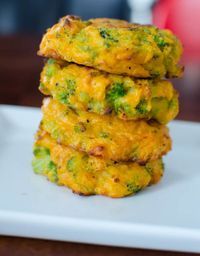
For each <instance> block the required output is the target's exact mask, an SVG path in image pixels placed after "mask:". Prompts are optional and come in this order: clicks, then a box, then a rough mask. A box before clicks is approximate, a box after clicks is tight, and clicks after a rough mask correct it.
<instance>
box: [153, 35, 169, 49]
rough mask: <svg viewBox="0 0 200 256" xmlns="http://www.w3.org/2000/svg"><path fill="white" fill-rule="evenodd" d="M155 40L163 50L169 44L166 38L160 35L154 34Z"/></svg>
mask: <svg viewBox="0 0 200 256" xmlns="http://www.w3.org/2000/svg"><path fill="white" fill-rule="evenodd" d="M154 41H155V42H156V44H157V45H158V47H159V48H160V49H161V50H163V48H164V47H165V46H167V45H168V43H167V42H165V40H164V39H163V38H162V37H161V36H159V35H155V36H154Z"/></svg>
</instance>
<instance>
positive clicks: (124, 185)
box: [32, 130, 164, 198]
mask: <svg viewBox="0 0 200 256" xmlns="http://www.w3.org/2000/svg"><path fill="white" fill-rule="evenodd" d="M32 164H33V169H34V171H35V173H38V174H42V175H45V176H47V177H48V179H49V180H50V181H52V182H55V183H57V184H58V185H64V186H67V187H69V188H70V189H72V190H73V192H75V193H78V194H81V195H94V194H99V195H105V196H110V197H116V198H117V197H124V196H128V195H130V194H135V193H136V192H138V191H140V190H141V189H143V188H145V187H147V186H148V185H150V184H155V183H157V182H158V181H159V180H160V179H161V177H162V175H163V169H164V168H163V163H162V160H161V159H159V160H156V161H151V162H148V163H147V164H146V165H139V164H137V163H133V162H126V163H125V162H123V163H120V162H119V163H117V162H115V161H109V160H104V159H102V158H97V157H94V156H88V155H87V154H85V153H82V152H77V151H75V150H73V149H71V148H69V147H66V146H63V145H60V144H58V143H57V142H56V141H55V140H54V139H52V138H51V137H50V136H49V134H48V133H47V132H45V131H44V130H40V131H38V133H37V138H36V142H35V145H34V159H33V162H32Z"/></svg>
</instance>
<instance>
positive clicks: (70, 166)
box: [67, 156, 76, 172]
mask: <svg viewBox="0 0 200 256" xmlns="http://www.w3.org/2000/svg"><path fill="white" fill-rule="evenodd" d="M75 169H76V157H75V156H73V157H72V158H70V159H69V160H68V161H67V170H68V171H69V172H73V171H74V170H75Z"/></svg>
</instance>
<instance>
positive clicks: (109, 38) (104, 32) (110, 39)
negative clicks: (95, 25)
mask: <svg viewBox="0 0 200 256" xmlns="http://www.w3.org/2000/svg"><path fill="white" fill-rule="evenodd" d="M99 33H100V35H101V37H103V38H104V39H105V45H106V47H107V48H109V47H110V46H111V44H112V43H117V42H118V41H119V40H118V39H117V38H116V36H113V35H112V32H111V31H110V30H109V29H106V28H100V30H99Z"/></svg>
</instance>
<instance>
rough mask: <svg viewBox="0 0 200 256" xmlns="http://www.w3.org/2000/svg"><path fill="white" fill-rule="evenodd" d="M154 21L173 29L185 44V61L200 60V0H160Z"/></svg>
mask: <svg viewBox="0 0 200 256" xmlns="http://www.w3.org/2000/svg"><path fill="white" fill-rule="evenodd" d="M153 23H154V24H155V25H156V26H158V27H159V28H167V29H170V30H172V31H173V32H174V33H175V34H176V35H177V36H178V37H179V39H180V40H181V41H182V43H183V45H184V56H183V58H184V62H185V61H187V62H190V61H191V62H194V61H195V62H199V61H200V0H159V1H157V3H156V5H155V7H154V9H153Z"/></svg>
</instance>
